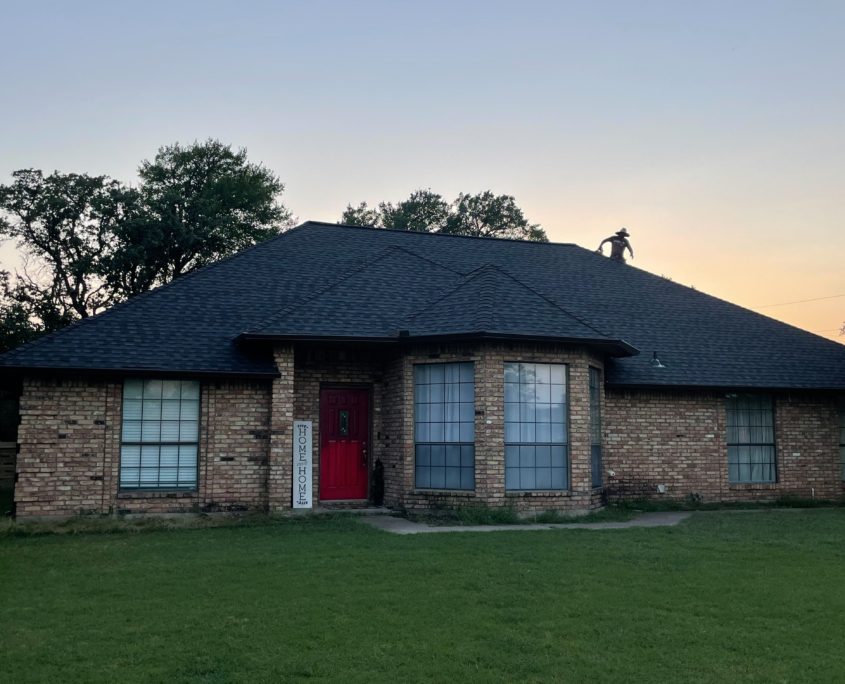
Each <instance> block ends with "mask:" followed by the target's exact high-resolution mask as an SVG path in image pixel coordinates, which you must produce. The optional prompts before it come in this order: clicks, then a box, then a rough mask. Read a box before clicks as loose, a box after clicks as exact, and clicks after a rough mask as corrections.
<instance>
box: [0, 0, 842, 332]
mask: <svg viewBox="0 0 845 684" xmlns="http://www.w3.org/2000/svg"><path fill="white" fill-rule="evenodd" d="M3 14H4V24H5V31H4V38H3V41H0V58H2V62H3V64H4V65H5V66H6V69H5V79H4V80H5V83H4V85H5V87H4V95H5V98H4V100H5V105H6V106H4V107H2V108H0V183H7V182H9V180H10V173H11V172H12V171H14V170H15V169H19V168H27V167H36V168H41V169H44V170H45V171H51V170H53V169H59V170H61V171H64V172H71V171H75V172H86V173H90V174H101V173H102V174H108V175H111V176H113V177H116V178H118V179H121V180H125V181H130V182H134V180H135V168H136V166H137V164H138V163H139V161H140V160H142V159H144V158H149V157H151V156H152V155H154V153H155V151H156V149H157V148H158V147H159V146H161V145H164V144H167V143H171V142H174V141H177V140H179V141H183V142H187V141H191V140H195V139H205V138H208V137H213V138H219V139H220V140H222V141H224V142H226V143H231V144H233V145H235V146H244V147H246V148H247V149H248V150H249V156H250V158H251V159H252V160H255V161H261V162H263V163H264V164H265V165H266V166H268V167H269V168H271V169H273V170H274V171H275V172H276V173H277V174H278V175H279V176H280V178H281V179H282V180H283V181H284V182H285V184H286V192H285V195H284V197H283V201H284V203H285V204H286V205H287V206H288V207H289V208H290V209H291V210H292V211H293V212H294V214H295V215H296V216H297V217H298V218H299V219H300V220H303V221H304V220H307V219H314V220H325V221H336V220H338V219H339V218H340V215H341V213H342V211H343V209H344V208H345V206H346V205H347V204H348V203H354V204H357V203H358V202H360V201H368V202H369V203H371V204H372V203H378V202H379V201H381V200H394V201H395V200H399V199H402V198H404V197H406V196H407V195H408V194H409V193H410V192H411V191H413V190H415V189H417V188H429V187H430V188H431V189H433V190H434V191H436V192H439V193H441V194H443V195H444V196H445V197H448V198H451V197H454V196H455V195H457V194H458V193H459V192H461V191H465V192H478V191H481V190H484V189H488V188H489V189H491V190H493V191H494V192H496V193H507V194H510V195H514V196H515V197H516V200H517V202H518V203H519V205H520V206H521V207H522V208H523V210H524V211H525V213H526V215H527V217H528V218H529V219H530V220H531V221H532V222H536V223H540V224H541V225H542V226H543V227H544V228H545V229H546V231H547V233H548V235H549V237H550V239H551V240H553V241H559V242H574V243H577V244H580V245H582V246H584V247H587V248H590V249H595V248H596V247H597V246H598V244H599V242H600V241H601V240H602V238H604V237H607V236H608V235H610V234H612V233H613V232H614V231H616V230H618V229H619V227H621V226H626V227H627V228H628V230H629V231H630V232H631V243H632V245H633V247H634V250H635V259H634V260H633V261H632V262H630V263H631V265H632V266H635V267H637V268H642V269H645V270H648V271H650V272H653V273H656V274H662V275H665V276H667V277H670V278H672V279H673V280H675V281H676V282H679V283H682V284H685V285H692V286H694V287H696V288H697V289H699V290H702V291H704V292H707V293H709V294H712V295H714V296H717V297H720V298H723V299H727V300H729V301H732V302H734V303H736V304H739V305H742V306H745V307H749V308H752V309H755V310H759V312H760V313H763V314H765V315H768V316H772V317H774V318H777V319H779V320H782V321H785V322H787V323H790V324H792V325H796V326H799V327H801V328H804V329H806V330H809V331H813V332H817V333H818V334H820V335H822V336H824V337H827V338H829V339H832V340H837V341H840V342H841V341H845V337H843V336H840V334H839V329H840V328H841V327H842V325H843V323H844V322H845V296H840V295H845V274H843V267H842V261H843V256H842V254H843V251H845V192H843V188H845V164H844V163H843V159H845V127H843V121H845V79H843V78H842V67H843V64H845V41H843V40H842V36H843V29H845V4H843V3H841V2H810V3H800V4H795V3H785V2H783V3H782V2H743V3H730V2H708V3H700V2H697V3H692V2H680V3H674V2H673V3H669V2H637V3H627V2H596V3H566V2H564V3H561V2H519V3H517V2H427V3H404V2H387V1H385V2H356V3H346V2H326V1H318V2H308V3H294V2H241V3H234V2H229V3H224V2H198V1H197V2H178V3H173V2H168V3H163V2H145V3H133V4H131V5H128V4H124V3H107V2H84V3H81V2H80V3H66V2H55V3H23V2H11V3H6V4H4V12H3ZM0 260H2V264H3V267H5V268H10V267H13V266H14V265H15V264H16V263H17V256H16V254H15V251H14V247H13V246H12V245H10V244H5V245H4V246H3V247H2V249H0ZM822 298H824V299H822ZM808 299H816V300H817V301H811V302H803V303H797V304H786V303H788V302H797V301H799V300H808ZM775 304H776V305H778V306H767V305H775ZM758 307H764V308H758Z"/></svg>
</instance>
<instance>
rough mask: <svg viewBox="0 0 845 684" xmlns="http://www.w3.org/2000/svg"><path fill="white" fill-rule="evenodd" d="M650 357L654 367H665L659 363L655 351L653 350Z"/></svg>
mask: <svg viewBox="0 0 845 684" xmlns="http://www.w3.org/2000/svg"><path fill="white" fill-rule="evenodd" d="M652 354H653V355H652V357H651V362H650V363H651V365H652V366H654V367H655V368H666V365H665V364H663V363H661V361H660V359H658V358H657V352H653V353H652Z"/></svg>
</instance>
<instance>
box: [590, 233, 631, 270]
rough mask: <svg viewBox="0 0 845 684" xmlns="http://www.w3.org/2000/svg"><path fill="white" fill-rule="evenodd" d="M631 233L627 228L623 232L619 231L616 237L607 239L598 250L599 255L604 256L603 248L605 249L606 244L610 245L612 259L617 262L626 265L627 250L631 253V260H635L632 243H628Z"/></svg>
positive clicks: (612, 236)
mask: <svg viewBox="0 0 845 684" xmlns="http://www.w3.org/2000/svg"><path fill="white" fill-rule="evenodd" d="M629 235H630V233H629V232H628V229H627V228H622V230H617V231H616V233H615V234H614V235H611V236H610V237H609V238H605V239H604V240H602V241H601V244H600V245H599V248H598V249H597V250H596V253H598V254H604V252H603V251H602V248H603V247H604V243H605V242H609V243H610V258H611V259H613V260H615V261H621V262H622V263H623V264H624V263H625V250H626V249H627V250H628V251H629V252H630V253H631V258H632V259H633V258H634V250H633V249H632V248H631V243H630V242H628V236H629Z"/></svg>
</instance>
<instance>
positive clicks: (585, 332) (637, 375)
mask: <svg viewBox="0 0 845 684" xmlns="http://www.w3.org/2000/svg"><path fill="white" fill-rule="evenodd" d="M400 331H402V335H403V336H408V337H411V338H412V339H413V338H414V337H436V336H444V335H455V336H460V335H471V334H479V333H484V334H487V335H490V336H504V337H528V338H548V339H560V340H576V341H578V340H580V341H583V342H584V343H589V344H592V345H595V346H596V347H597V348H599V349H600V350H604V351H606V352H608V353H611V354H612V355H613V356H624V355H625V354H628V353H631V351H632V347H635V348H637V349H639V350H641V351H642V352H643V353H642V354H640V355H639V356H632V357H629V358H615V359H612V360H610V361H609V363H608V369H607V380H608V382H610V383H612V384H617V385H650V386H672V385H675V386H678V385H680V386H710V387H770V388H818V389H839V390H843V389H845V346H843V345H839V344H836V343H835V342H831V341H829V340H825V339H824V338H821V337H817V336H815V335H812V334H810V333H807V332H805V331H802V330H799V329H797V328H794V327H791V326H788V325H786V324H783V323H780V322H778V321H775V320H773V319H771V318H767V317H765V316H761V315H759V314H756V313H754V312H751V311H748V310H747V309H743V308H741V307H738V306H734V305H733V304H730V303H728V302H725V301H722V300H719V299H716V298H714V297H710V296H708V295H705V294H703V293H701V292H697V291H696V290H693V289H691V288H687V287H684V286H681V285H678V284H676V283H673V282H671V281H669V280H666V279H664V278H661V277H658V276H654V275H652V274H650V273H646V272H644V271H641V270H639V269H637V268H634V267H632V266H629V265H626V264H620V263H617V262H614V261H612V260H610V259H607V258H606V257H602V256H600V255H597V254H595V253H593V252H591V251H589V250H586V249H583V248H581V247H577V246H575V245H565V244H544V243H533V242H519V241H513V240H493V239H480V238H465V237H457V236H441V235H433V234H428V233H407V232H398V231H383V230H375V229H371V228H358V227H352V226H340V225H335V224H323V223H306V224H303V225H302V226H300V227H299V228H296V229H294V230H292V231H289V232H288V233H285V234H283V235H281V236H279V237H277V238H274V239H272V240H269V241H267V242H264V243H262V244H260V245H257V246H256V247H253V248H252V249H249V250H247V251H245V252H242V253H240V254H238V255H236V256H234V257H232V258H230V259H226V260H224V261H222V262H219V263H218V264H215V265H213V266H210V267H208V268H205V269H201V270H199V271H196V272H194V273H191V274H189V275H187V276H184V277H182V278H180V279H179V280H177V281H175V282H173V283H171V284H170V285H167V286H165V287H162V288H159V289H157V290H153V291H152V292H149V293H147V294H145V295H142V296H140V297H136V298H135V299H133V300H130V301H129V302H126V303H124V304H122V305H119V306H116V307H114V308H113V309H111V310H110V311H108V312H106V313H104V314H101V315H100V316H97V317H94V318H91V319H87V320H85V321H83V322H81V323H78V324H76V325H74V326H71V327H69V328H67V329H65V330H63V331H60V332H58V333H55V334H53V335H49V336H47V337H45V338H42V339H41V340H37V341H36V342H33V343H30V344H28V345H24V346H22V347H20V348H18V349H16V350H13V351H11V352H8V353H6V354H4V355H2V356H0V366H4V367H7V368H18V369H21V368H30V369H32V368H42V369H44V368H55V369H80V370H86V369H87V370H116V371H130V372H131V371H135V372H144V371H146V372H154V371H155V372H161V373H165V372H172V373H179V372H190V373H209V374H236V375H259V376H260V375H267V376H270V375H273V374H274V373H275V369H274V367H273V364H272V361H271V359H270V356H269V354H268V353H267V350H266V349H264V348H261V347H257V346H255V345H250V344H249V343H248V340H249V339H252V338H256V339H258V338H263V337H268V338H274V337H289V338H326V337H328V338H331V337H338V338H344V339H351V338H359V339H384V340H397V339H401V338H400V337H399V335H400ZM653 350H656V351H657V352H658V354H659V357H660V359H661V361H662V362H663V363H664V364H665V366H666V367H665V368H655V367H654V366H652V365H651V363H650V360H651V353H652V351H653Z"/></svg>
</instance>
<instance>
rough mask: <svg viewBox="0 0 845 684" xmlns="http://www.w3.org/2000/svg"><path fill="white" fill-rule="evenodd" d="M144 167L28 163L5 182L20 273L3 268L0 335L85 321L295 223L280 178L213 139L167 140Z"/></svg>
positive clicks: (4, 221) (1, 225)
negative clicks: (73, 170) (87, 169)
mask: <svg viewBox="0 0 845 684" xmlns="http://www.w3.org/2000/svg"><path fill="white" fill-rule="evenodd" d="M139 176H140V184H139V185H138V187H137V188H129V187H127V186H125V185H122V184H121V183H119V182H118V181H115V180H113V179H110V178H108V177H106V176H88V175H85V174H62V173H58V172H55V173H53V174H51V175H49V176H44V174H43V173H42V172H41V171H38V170H35V169H25V170H21V171H16V172H15V173H13V174H12V183H11V184H9V185H5V186H0V236H3V237H7V238H13V239H15V240H16V241H17V243H18V247H19V248H20V250H21V251H22V253H23V255H24V267H23V269H22V270H21V271H20V272H18V273H17V274H16V275H15V277H14V278H12V277H10V275H9V274H8V273H7V272H0V317H2V319H0V337H2V335H4V334H5V335H6V338H5V339H8V340H12V341H14V340H19V339H22V337H21V336H27V335H29V336H33V335H37V334H39V333H43V332H50V331H51V330H55V329H57V328H60V327H62V326H63V325H67V324H68V323H69V322H71V321H73V320H77V319H80V318H87V317H88V316H92V315H94V314H96V313H98V312H100V311H102V310H104V309H105V308H107V307H109V306H111V305H112V304H115V303H116V302H118V301H121V300H123V299H126V298H127V297H131V296H133V295H136V294H139V293H141V292H145V291H147V290H149V289H151V288H153V287H155V286H157V285H161V284H163V283H165V282H168V281H170V280H172V279H173V278H177V277H179V276H180V275H183V274H184V273H187V272H188V271H191V270H193V269H195V268H199V267H200V266H205V265H206V264H209V263H211V262H213V261H215V260H217V259H220V258H222V257H225V256H228V255H230V254H233V253H235V252H237V251H239V250H241V249H244V248H245V247H248V246H250V245H253V244H255V243H256V242H259V241H261V240H265V239H267V238H268V237H271V236H273V235H275V234H277V233H278V232H279V231H280V230H283V229H284V228H286V227H288V226H289V225H290V220H291V215H290V212H289V211H288V210H287V209H286V208H285V207H284V206H283V205H282V204H281V203H279V201H278V198H279V196H280V194H281V193H282V191H283V190H284V186H283V185H282V183H281V182H280V181H279V179H278V178H277V177H276V176H275V175H274V174H273V173H272V172H271V171H269V170H268V169H266V168H264V167H263V166H261V165H258V164H253V163H250V162H248V161H247V158H246V150H243V149H241V150H233V149H232V148H231V147H230V146H228V145H224V144H222V143H220V142H219V141H216V140H208V141H206V142H203V143H193V144H191V145H187V146H181V145H179V144H178V143H177V144H175V145H170V146H166V147H162V148H161V149H159V151H158V154H156V156H155V158H154V159H153V161H144V162H142V164H141V166H140V169H139ZM26 322H28V324H29V325H28V328H27V324H26ZM24 328H27V330H26V331H24V330H23V329H24ZM1 343H2V340H0V344H1ZM9 344H11V342H10V343H9Z"/></svg>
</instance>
